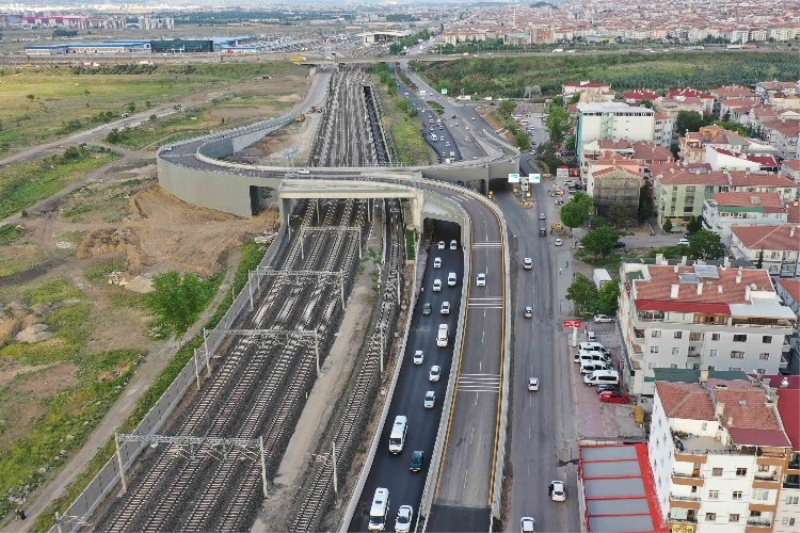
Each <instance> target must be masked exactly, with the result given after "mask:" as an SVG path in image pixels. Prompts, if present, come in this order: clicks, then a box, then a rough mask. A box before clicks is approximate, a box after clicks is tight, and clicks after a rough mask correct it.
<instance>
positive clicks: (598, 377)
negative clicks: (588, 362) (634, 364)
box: [583, 370, 619, 387]
mask: <svg viewBox="0 0 800 533" xmlns="http://www.w3.org/2000/svg"><path fill="white" fill-rule="evenodd" d="M583 383H584V384H585V385H588V386H590V387H594V386H595V385H604V384H608V385H619V372H617V371H616V370H595V371H594V372H592V373H591V374H587V375H585V376H583Z"/></svg>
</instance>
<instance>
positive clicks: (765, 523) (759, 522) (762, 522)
mask: <svg viewBox="0 0 800 533" xmlns="http://www.w3.org/2000/svg"><path fill="white" fill-rule="evenodd" d="M747 525H748V526H751V527H772V520H770V519H768V518H748V519H747Z"/></svg>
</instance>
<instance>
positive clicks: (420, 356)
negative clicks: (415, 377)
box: [414, 350, 425, 365]
mask: <svg viewBox="0 0 800 533" xmlns="http://www.w3.org/2000/svg"><path fill="white" fill-rule="evenodd" d="M424 360H425V353H424V352H423V351H422V350H417V351H415V352H414V364H415V365H421V364H422V361H424Z"/></svg>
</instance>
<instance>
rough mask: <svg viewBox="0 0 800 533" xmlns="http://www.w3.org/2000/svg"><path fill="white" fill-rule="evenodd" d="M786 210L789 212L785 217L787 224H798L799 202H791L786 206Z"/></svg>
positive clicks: (799, 222) (799, 221) (799, 219)
mask: <svg viewBox="0 0 800 533" xmlns="http://www.w3.org/2000/svg"><path fill="white" fill-rule="evenodd" d="M786 210H787V211H788V213H789V214H788V216H787V217H786V222H788V223H789V224H800V203H798V202H792V203H791V204H789V205H787V206H786Z"/></svg>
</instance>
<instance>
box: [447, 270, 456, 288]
mask: <svg viewBox="0 0 800 533" xmlns="http://www.w3.org/2000/svg"><path fill="white" fill-rule="evenodd" d="M456 283H458V278H457V277H456V273H455V272H450V273H449V274H448V275H447V286H448V287H455V286H456Z"/></svg>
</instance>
